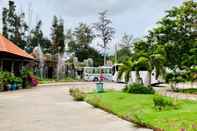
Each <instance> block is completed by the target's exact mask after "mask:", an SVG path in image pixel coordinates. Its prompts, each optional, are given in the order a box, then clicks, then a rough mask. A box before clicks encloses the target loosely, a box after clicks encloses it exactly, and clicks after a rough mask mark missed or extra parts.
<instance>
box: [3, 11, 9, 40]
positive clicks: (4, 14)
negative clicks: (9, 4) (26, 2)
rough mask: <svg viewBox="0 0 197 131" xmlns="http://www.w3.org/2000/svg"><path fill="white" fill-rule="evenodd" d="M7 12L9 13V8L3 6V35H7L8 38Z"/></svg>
mask: <svg viewBox="0 0 197 131" xmlns="http://www.w3.org/2000/svg"><path fill="white" fill-rule="evenodd" d="M7 14H8V9H7V8H3V12H2V23H3V28H2V31H3V36H5V37H6V38H8V21H7V17H8V16H7Z"/></svg>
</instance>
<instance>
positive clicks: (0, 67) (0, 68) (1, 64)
mask: <svg viewBox="0 0 197 131" xmlns="http://www.w3.org/2000/svg"><path fill="white" fill-rule="evenodd" d="M0 70H3V60H1V61H0Z"/></svg>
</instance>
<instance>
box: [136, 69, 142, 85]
mask: <svg viewBox="0 0 197 131" xmlns="http://www.w3.org/2000/svg"><path fill="white" fill-rule="evenodd" d="M136 80H137V83H139V84H143V81H142V80H141V77H140V72H139V71H136Z"/></svg>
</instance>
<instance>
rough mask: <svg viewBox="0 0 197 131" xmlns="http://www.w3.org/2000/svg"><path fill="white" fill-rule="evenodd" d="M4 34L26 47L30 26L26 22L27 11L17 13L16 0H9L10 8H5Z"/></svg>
mask: <svg viewBox="0 0 197 131" xmlns="http://www.w3.org/2000/svg"><path fill="white" fill-rule="evenodd" d="M2 15H3V18H2V20H3V21H2V23H3V35H4V36H5V37H6V38H8V39H9V40H11V41H12V42H13V43H15V44H16V45H17V46H19V47H21V48H22V49H25V47H26V46H27V31H28V26H27V24H26V22H25V13H21V14H17V13H16V5H15V3H14V1H12V0H10V1H9V2H8V8H3V12H2Z"/></svg>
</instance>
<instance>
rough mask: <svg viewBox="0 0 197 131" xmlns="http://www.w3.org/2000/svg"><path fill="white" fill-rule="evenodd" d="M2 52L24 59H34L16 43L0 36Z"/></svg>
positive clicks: (0, 49) (0, 50)
mask: <svg viewBox="0 0 197 131" xmlns="http://www.w3.org/2000/svg"><path fill="white" fill-rule="evenodd" d="M0 52H6V53H10V54H14V55H17V56H21V57H24V58H28V59H34V57H33V56H31V55H30V54H28V53H27V52H26V51H24V50H22V49H21V48H19V47H18V46H16V45H15V44H14V43H12V42H11V41H9V40H8V39H6V38H5V37H4V36H2V35H1V34H0Z"/></svg>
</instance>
